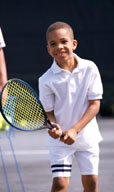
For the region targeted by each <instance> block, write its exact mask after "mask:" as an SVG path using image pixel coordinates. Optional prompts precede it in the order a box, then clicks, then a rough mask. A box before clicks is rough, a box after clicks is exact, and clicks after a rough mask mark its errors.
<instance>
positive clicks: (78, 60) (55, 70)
mask: <svg viewBox="0 0 114 192" xmlns="http://www.w3.org/2000/svg"><path fill="white" fill-rule="evenodd" d="M73 55H74V58H76V60H77V62H78V64H77V67H76V68H75V69H74V70H73V73H74V72H79V71H80V69H81V68H83V66H82V63H81V60H82V59H81V58H80V57H79V56H77V55H76V54H75V53H73ZM51 69H52V71H53V73H55V74H56V73H60V72H62V71H65V70H64V69H62V68H61V67H59V66H58V65H57V63H56V61H55V59H54V61H53V64H52V66H51Z"/></svg>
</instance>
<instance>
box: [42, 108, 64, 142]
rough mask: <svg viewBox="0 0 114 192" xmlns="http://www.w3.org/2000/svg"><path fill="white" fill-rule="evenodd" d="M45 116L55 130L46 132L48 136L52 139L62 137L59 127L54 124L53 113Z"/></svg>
mask: <svg viewBox="0 0 114 192" xmlns="http://www.w3.org/2000/svg"><path fill="white" fill-rule="evenodd" d="M46 114H47V117H48V119H49V121H50V122H51V124H52V125H54V126H55V128H53V129H49V130H48V133H49V135H50V136H51V137H53V138H54V139H57V138H59V137H61V135H62V131H61V127H60V125H59V124H57V123H56V119H55V116H54V111H50V112H47V113H46Z"/></svg>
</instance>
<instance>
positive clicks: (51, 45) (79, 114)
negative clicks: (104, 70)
mask: <svg viewBox="0 0 114 192" xmlns="http://www.w3.org/2000/svg"><path fill="white" fill-rule="evenodd" d="M46 38H47V49H48V53H49V54H50V55H51V56H52V57H53V58H54V61H53V64H52V66H51V67H50V68H49V69H48V70H47V72H46V73H45V74H43V75H42V77H40V79H39V94H40V99H41V102H42V104H43V106H44V109H45V111H46V113H47V116H48V118H49V120H50V121H51V123H52V124H53V125H54V126H55V128H54V129H52V130H49V131H48V133H49V135H50V136H49V150H50V161H51V169H52V175H53V184H52V189H51V192H66V191H67V189H68V185H69V177H70V175H71V174H70V173H71V168H72V160H73V157H75V158H76V160H77V163H78V165H79V168H80V172H81V176H82V184H83V188H84V192H98V176H97V175H98V162H99V142H100V141H101V140H102V137H101V135H100V133H99V129H98V125H97V122H96V118H95V116H96V114H97V113H98V112H99V107H100V99H101V98H102V92H103V91H102V83H101V78H100V75H99V71H98V69H97V67H96V65H95V64H94V63H93V62H91V61H89V60H84V59H81V58H80V57H78V56H77V55H76V54H74V53H73V51H74V50H75V49H76V47H77V41H76V40H74V35H73V30H72V28H71V26H69V25H68V24H66V23H64V22H56V23H53V24H52V25H50V26H49V28H48V30H47V33H46ZM62 132H63V133H64V135H65V136H64V137H61V134H62Z"/></svg>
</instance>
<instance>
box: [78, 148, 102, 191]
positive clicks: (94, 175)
mask: <svg viewBox="0 0 114 192" xmlns="http://www.w3.org/2000/svg"><path fill="white" fill-rule="evenodd" d="M76 159H77V162H78V165H79V168H80V172H81V175H82V184H83V187H84V192H98V165H99V146H96V147H94V148H92V149H90V150H89V151H77V152H76Z"/></svg>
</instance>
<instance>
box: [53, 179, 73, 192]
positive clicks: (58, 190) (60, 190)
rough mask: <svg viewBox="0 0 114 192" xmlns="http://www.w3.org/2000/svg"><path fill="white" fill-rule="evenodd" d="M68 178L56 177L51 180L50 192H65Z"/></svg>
mask: <svg viewBox="0 0 114 192" xmlns="http://www.w3.org/2000/svg"><path fill="white" fill-rule="evenodd" d="M68 186H69V177H56V178H54V179H53V184H52V189H51V192H67V190H68Z"/></svg>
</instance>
